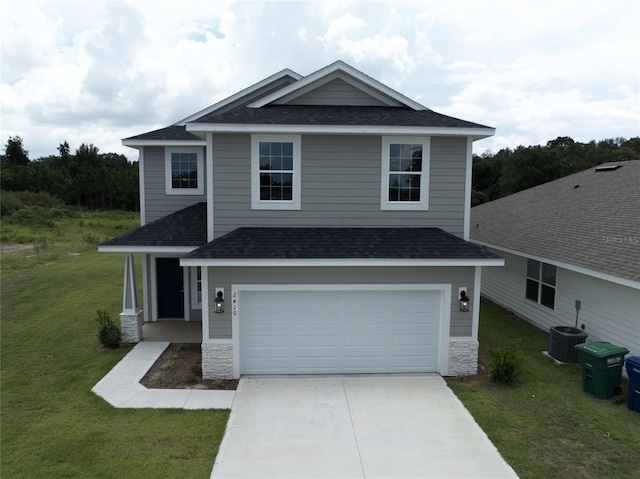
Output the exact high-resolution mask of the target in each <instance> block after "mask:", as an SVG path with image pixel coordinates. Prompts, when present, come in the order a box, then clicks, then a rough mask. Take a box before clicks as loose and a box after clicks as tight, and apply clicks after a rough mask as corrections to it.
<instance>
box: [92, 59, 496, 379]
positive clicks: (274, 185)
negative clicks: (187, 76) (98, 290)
mask: <svg viewBox="0 0 640 479" xmlns="http://www.w3.org/2000/svg"><path fill="white" fill-rule="evenodd" d="M493 134H494V129H493V128H489V127H486V126H483V125H479V124H476V123H471V122H468V121H463V120H459V119H456V118H452V117H449V116H445V115H441V114H439V113H436V112H434V111H432V110H429V109H427V108H425V107H423V106H422V105H420V104H418V103H416V102H415V101H413V100H411V99H409V98H407V97H405V96H403V95H401V94H400V93H398V92H396V91H394V90H392V89H391V88H389V87H387V86H385V85H383V84H381V83H379V82H378V81H376V80H374V79H372V78H370V77H369V76H367V75H365V74H363V73H362V72H360V71H358V70H356V69H354V68H352V67H351V66H349V65H347V64H345V63H343V62H336V63H333V64H331V65H329V66H327V67H325V68H323V69H321V70H319V71H317V72H315V73H313V74H311V75H308V76H306V77H301V76H300V75H298V74H296V73H294V72H292V71H290V70H284V71H282V72H280V73H278V74H275V75H273V76H271V77H269V78H266V79H265V80H263V81H261V82H259V83H256V84H255V85H253V86H251V87H249V88H247V89H245V90H243V91H241V92H239V93H237V94H235V95H233V96H231V97H229V98H227V99H226V100H223V101H221V102H219V103H217V104H215V105H213V106H211V107H209V108H206V109H205V110H202V111H200V112H198V113H195V114H193V115H192V116H190V117H188V118H186V119H184V120H182V121H180V122H178V123H176V124H174V125H172V126H169V127H167V128H163V129H160V130H156V131H152V132H149V133H144V134H141V135H138V136H134V137H131V138H127V139H125V140H123V144H124V145H127V146H131V147H133V148H137V149H138V151H139V161H140V194H141V223H142V226H141V227H140V228H138V229H136V230H133V231H130V232H128V233H126V234H124V235H122V236H120V237H118V238H115V239H113V240H110V241H107V242H106V243H103V244H102V245H100V247H99V250H100V251H105V252H120V253H124V254H125V258H126V261H125V286H124V301H123V302H124V309H123V312H122V314H121V321H122V329H123V334H124V338H125V340H126V341H134V342H135V341H138V340H140V339H141V337H140V336H141V331H142V326H141V325H142V321H143V313H142V311H141V310H140V306H139V302H138V299H137V296H136V285H135V271H134V265H133V255H134V254H136V253H137V254H140V255H141V256H142V278H143V281H144V284H143V296H144V297H143V306H144V320H145V321H162V320H163V319H176V318H177V319H184V320H185V321H194V320H195V321H202V334H203V341H202V369H203V375H204V377H208V378H212V377H220V378H222V377H239V376H240V375H242V374H274V373H277V374H301V373H390V372H438V373H440V374H443V375H449V374H451V375H455V374H474V373H475V372H476V370H477V351H478V309H479V308H478V305H479V298H480V296H479V295H480V276H481V269H482V267H483V266H501V265H502V264H503V263H504V261H503V260H502V259H501V258H499V257H498V256H496V255H494V254H493V253H489V252H487V251H485V250H484V249H483V248H481V247H479V246H476V245H473V244H471V243H470V242H468V239H469V214H470V196H471V166H472V153H471V151H472V143H473V141H475V140H477V139H481V138H486V137H488V136H491V135H493ZM462 290H464V291H466V293H467V295H468V297H469V298H470V301H469V304H468V311H461V309H464V308H461V303H460V301H459V297H460V292H461V291H462ZM218 299H223V300H224V303H223V305H217V304H216V302H217V300H218ZM220 306H222V307H220ZM221 309H224V311H220V310H221Z"/></svg>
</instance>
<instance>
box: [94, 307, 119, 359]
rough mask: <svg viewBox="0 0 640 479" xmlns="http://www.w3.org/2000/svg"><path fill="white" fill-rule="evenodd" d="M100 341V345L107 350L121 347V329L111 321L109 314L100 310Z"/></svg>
mask: <svg viewBox="0 0 640 479" xmlns="http://www.w3.org/2000/svg"><path fill="white" fill-rule="evenodd" d="M97 314H98V318H97V320H98V325H99V328H98V339H99V340H100V344H102V345H103V346H105V347H107V348H111V349H115V348H117V347H119V346H120V328H118V325H117V324H116V323H115V322H114V321H113V320H112V319H111V316H109V313H107V312H106V311H104V310H98V312H97Z"/></svg>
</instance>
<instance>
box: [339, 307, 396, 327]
mask: <svg viewBox="0 0 640 479" xmlns="http://www.w3.org/2000/svg"><path fill="white" fill-rule="evenodd" d="M386 323H387V315H386V314H384V313H381V312H379V311H374V312H363V311H357V312H345V313H344V315H343V324H344V325H345V326H355V327H362V326H369V325H384V324H386Z"/></svg>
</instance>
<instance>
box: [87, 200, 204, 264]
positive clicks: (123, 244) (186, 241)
mask: <svg viewBox="0 0 640 479" xmlns="http://www.w3.org/2000/svg"><path fill="white" fill-rule="evenodd" d="M206 242H207V204H206V203H196V204H195V205H192V206H189V207H187V208H184V209H182V210H179V211H176V212H175V213H172V214H170V215H167V216H164V217H162V218H160V219H158V220H156V221H153V222H151V223H148V224H146V225H144V226H140V227H139V228H136V229H134V230H131V231H128V232H126V233H124V234H122V235H120V236H117V237H116V238H113V239H110V240H109V241H105V242H104V243H102V244H101V245H100V246H99V247H98V250H99V251H114V252H129V251H131V252H135V251H137V248H140V247H142V248H144V249H145V251H148V250H149V248H154V249H158V250H160V249H162V248H165V249H167V248H169V250H171V251H175V250H174V249H175V248H177V249H181V250H183V251H184V252H187V251H190V250H192V249H194V248H195V247H197V246H201V245H203V244H205V243H206Z"/></svg>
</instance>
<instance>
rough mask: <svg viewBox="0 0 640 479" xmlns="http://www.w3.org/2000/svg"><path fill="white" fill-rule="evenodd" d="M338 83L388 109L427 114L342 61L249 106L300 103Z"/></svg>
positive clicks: (418, 106) (415, 104)
mask: <svg viewBox="0 0 640 479" xmlns="http://www.w3.org/2000/svg"><path fill="white" fill-rule="evenodd" d="M336 79H340V80H341V81H342V82H345V83H347V84H349V85H351V86H352V87H353V88H355V89H357V90H360V91H361V92H363V93H364V94H366V95H368V96H370V97H371V98H374V99H377V100H378V101H380V102H381V103H382V104H383V105H385V106H396V107H397V106H403V107H407V108H410V109H413V110H427V108H426V107H424V106H423V105H420V104H419V103H417V102H415V101H413V100H411V99H410V98H408V97H406V96H404V95H402V94H401V93H399V92H397V91H395V90H393V89H392V88H389V87H388V86H386V85H384V84H382V83H380V82H379V81H377V80H375V79H373V78H371V77H370V76H368V75H365V74H364V73H362V72H361V71H359V70H356V69H355V68H353V67H352V66H350V65H347V64H346V63H344V62H343V61H340V60H338V61H336V62H334V63H332V64H331V65H328V66H326V67H324V68H322V69H320V70H318V71H317V72H315V73H312V74H310V75H308V76H306V77H304V78H301V79H300V80H298V81H297V82H295V83H292V84H291V85H289V86H287V87H285V88H282V89H280V90H278V91H276V92H274V93H272V94H271V95H267V96H265V97H264V98H261V99H260V100H258V101H255V102H253V103H250V104H249V105H248V106H249V107H251V108H261V107H263V106H266V105H270V104H274V105H282V104H288V103H289V102H291V101H292V100H295V99H299V98H300V97H301V96H303V95H307V94H309V93H310V92H311V91H313V90H315V89H317V88H320V87H323V86H325V85H326V84H327V83H329V82H332V81H334V80H336ZM294 104H295V103H294ZM298 104H300V103H298ZM341 104H343V103H341Z"/></svg>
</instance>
